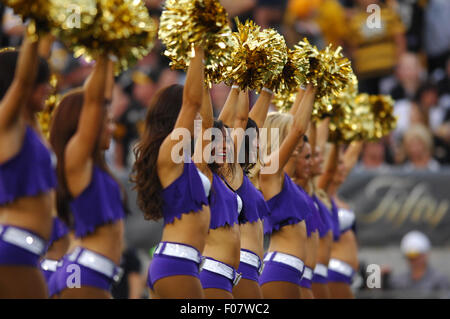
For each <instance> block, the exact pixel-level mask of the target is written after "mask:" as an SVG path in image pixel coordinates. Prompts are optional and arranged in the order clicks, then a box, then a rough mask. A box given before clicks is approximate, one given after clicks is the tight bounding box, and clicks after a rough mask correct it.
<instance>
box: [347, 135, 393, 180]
mask: <svg viewBox="0 0 450 319" xmlns="http://www.w3.org/2000/svg"><path fill="white" fill-rule="evenodd" d="M385 156H386V150H385V145H384V142H383V141H376V142H368V143H364V148H363V150H362V154H361V162H360V163H359V164H358V165H357V166H356V167H355V169H356V170H357V171H361V170H364V171H371V172H377V173H385V172H387V171H388V170H389V166H388V165H387V164H386V162H385Z"/></svg>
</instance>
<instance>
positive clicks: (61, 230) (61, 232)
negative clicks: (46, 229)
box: [46, 217, 69, 251]
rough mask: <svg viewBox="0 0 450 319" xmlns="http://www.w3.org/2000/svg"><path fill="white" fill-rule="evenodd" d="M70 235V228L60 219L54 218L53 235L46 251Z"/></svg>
mask: <svg viewBox="0 0 450 319" xmlns="http://www.w3.org/2000/svg"><path fill="white" fill-rule="evenodd" d="M68 233H69V228H68V227H67V226H66V224H65V223H64V222H63V221H62V220H61V219H59V218H58V217H53V227H52V234H51V235H50V240H49V241H48V243H47V248H46V251H47V250H48V249H49V248H50V246H51V245H52V244H53V243H54V242H55V241H57V240H58V239H61V238H63V237H64V236H66V235H67V234H68Z"/></svg>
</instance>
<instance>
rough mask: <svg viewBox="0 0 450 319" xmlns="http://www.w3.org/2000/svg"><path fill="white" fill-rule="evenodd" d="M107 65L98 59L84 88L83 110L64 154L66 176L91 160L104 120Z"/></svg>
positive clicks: (106, 62)
mask: <svg viewBox="0 0 450 319" xmlns="http://www.w3.org/2000/svg"><path fill="white" fill-rule="evenodd" d="M107 71H108V61H107V58H106V57H105V56H101V57H99V58H98V59H97V61H96V64H95V67H94V70H93V72H92V73H91V75H90V76H89V78H88V79H87V80H86V82H85V85H84V96H83V99H84V101H83V108H82V110H81V114H80V119H79V121H78V127H77V131H76V133H75V134H74V136H73V137H72V138H71V139H70V141H69V143H68V145H67V148H66V151H65V155H66V156H65V158H66V162H65V168H66V171H67V172H74V171H75V172H76V171H79V170H82V169H84V168H85V167H86V165H88V163H89V162H90V161H91V160H92V154H93V151H94V149H95V146H96V145H97V143H98V139H99V136H100V134H101V129H102V127H103V121H104V116H105V108H104V101H105V86H106V78H107Z"/></svg>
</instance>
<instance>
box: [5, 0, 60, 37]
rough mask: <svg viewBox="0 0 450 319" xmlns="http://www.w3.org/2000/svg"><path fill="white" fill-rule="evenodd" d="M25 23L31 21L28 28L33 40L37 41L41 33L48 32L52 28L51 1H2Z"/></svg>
mask: <svg viewBox="0 0 450 319" xmlns="http://www.w3.org/2000/svg"><path fill="white" fill-rule="evenodd" d="M0 2H2V3H4V4H5V5H6V6H7V7H10V8H12V9H13V11H14V13H15V14H16V15H18V16H20V17H21V18H22V20H23V21H25V20H27V19H31V21H30V23H29V24H28V27H27V32H28V35H29V36H30V39H31V40H34V41H35V40H37V38H38V33H39V31H41V30H42V31H44V32H48V31H50V28H51V26H52V22H51V20H50V19H49V13H50V10H51V9H50V7H51V3H50V1H49V0H33V1H30V0H0Z"/></svg>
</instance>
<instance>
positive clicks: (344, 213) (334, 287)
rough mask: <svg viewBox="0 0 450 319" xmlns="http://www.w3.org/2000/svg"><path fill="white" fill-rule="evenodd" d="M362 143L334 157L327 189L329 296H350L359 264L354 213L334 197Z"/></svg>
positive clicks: (352, 144) (353, 163) (357, 142)
mask: <svg viewBox="0 0 450 319" xmlns="http://www.w3.org/2000/svg"><path fill="white" fill-rule="evenodd" d="M362 145H363V143H362V142H360V141H355V142H352V143H351V144H350V146H349V147H348V149H347V150H346V151H345V154H343V156H342V159H338V160H337V162H338V165H337V166H336V171H335V174H334V176H333V178H332V179H331V181H330V184H329V186H328V188H327V191H328V195H329V196H330V199H331V204H332V213H333V219H334V223H333V233H334V236H333V237H334V242H333V244H332V248H331V256H330V261H329V264H328V287H329V290H330V295H331V298H354V296H353V293H352V290H351V283H352V279H353V277H354V275H355V273H356V271H357V270H358V267H359V262H358V245H357V240H356V236H355V232H354V224H355V214H354V212H353V211H351V210H350V209H349V205H348V204H346V203H345V202H343V201H341V200H339V199H338V198H337V191H338V189H339V187H340V185H342V183H343V182H344V181H345V179H346V178H347V176H348V174H349V173H350V171H351V170H352V168H353V166H354V165H355V164H356V162H357V160H358V157H359V153H360V152H361V149H362ZM335 148H337V147H335ZM336 153H338V152H336Z"/></svg>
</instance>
